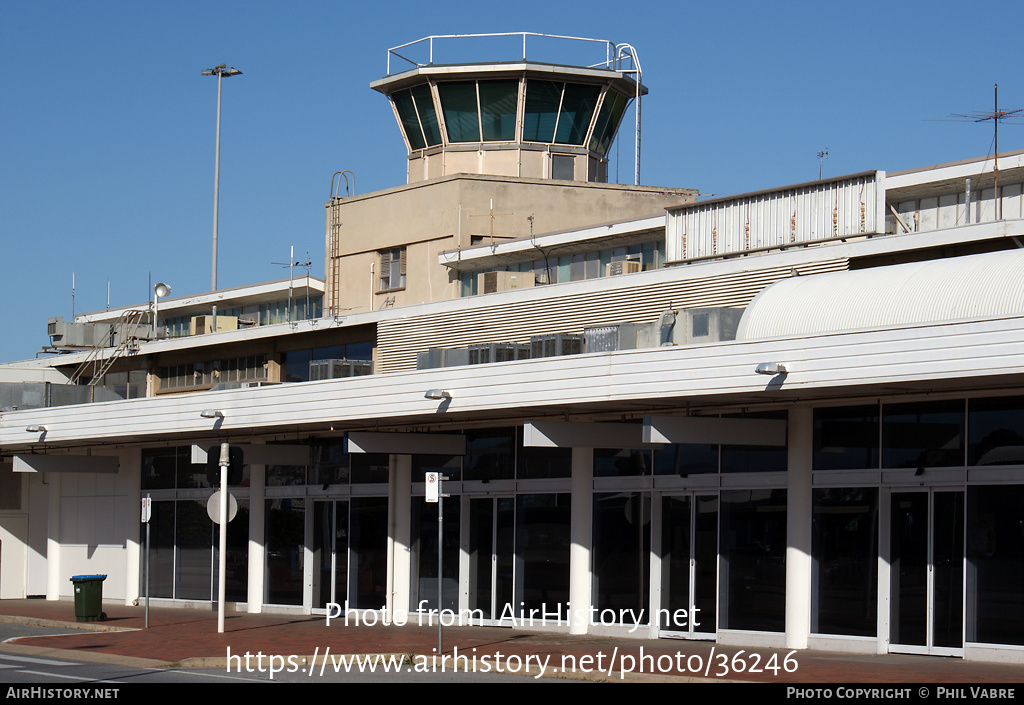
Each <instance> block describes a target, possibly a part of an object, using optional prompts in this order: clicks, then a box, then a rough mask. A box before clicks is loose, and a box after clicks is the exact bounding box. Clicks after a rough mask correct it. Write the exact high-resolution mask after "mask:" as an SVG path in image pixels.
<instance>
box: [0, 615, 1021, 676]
mask: <svg viewBox="0 0 1024 705" xmlns="http://www.w3.org/2000/svg"><path fill="white" fill-rule="evenodd" d="M104 610H105V611H106V613H107V615H108V619H107V621H106V622H97V623H89V624H77V623H75V622H74V611H75V610H74V603H73V602H69V601H59V602H48V601H46V600H3V601H0V621H3V622H15V623H22V624H38V625H46V626H59V627H68V628H71V629H76V630H80V631H79V633H76V634H71V635H67V636H46V637H27V638H20V639H17V640H16V641H15V642H8V643H5V644H3V645H0V648H2V649H3V650H5V651H17V650H30V651H32V652H33V653H42V652H43V651H41V650H68V651H73V652H74V654H73V655H74V657H76V658H83V659H96V660H102V661H106V662H120V663H125V664H126V665H127V664H136V665H147V666H155V665H171V664H175V665H178V666H210V667H226V665H227V657H228V654H229V653H230V654H231V656H232V657H235V656H241V657H242V658H244V656H245V654H246V653H247V652H248V654H249V655H250V664H251V665H252V666H253V667H255V665H256V663H257V660H256V659H257V654H260V653H262V654H263V656H264V659H268V658H269V657H270V656H271V655H274V656H290V655H295V656H298V657H305V658H306V660H307V663H308V662H309V661H311V660H312V659H313V656H314V655H315V654H319V655H320V657H321V658H322V657H323V655H324V654H325V652H326V651H327V650H328V649H329V650H330V651H329V654H330V655H332V656H337V655H341V654H403V655H407V656H409V657H410V659H413V662H414V663H415V662H416V661H415V659H416V658H417V657H419V658H420V659H422V658H423V657H427V658H431V657H433V656H434V655H435V651H436V649H437V627H436V626H416V625H413V624H411V625H406V626H402V627H396V626H387V627H385V626H374V627H367V626H351V625H349V626H345V625H344V623H343V622H342V621H340V620H334V621H332V623H331V625H330V626H327V623H326V620H325V619H324V617H322V616H312V617H311V616H301V615H268V614H259V615H253V614H248V613H242V612H237V613H236V612H229V613H228V615H227V618H226V620H225V632H224V633H223V634H218V633H217V613H216V611H211V610H208V609H202V610H200V609H177V608H175V609H169V608H151V609H150V627H149V629H144V628H143V627H144V624H145V621H144V616H145V611H144V608H143V607H142V606H139V607H131V606H124V605H116V604H105V605H104ZM444 651H445V654H446V655H448V656H449V661H448V663H449V664H450V663H451V660H450V657H451V655H452V654H453V653H457V654H458V655H459V656H460V657H461V656H465V657H467V658H468V659H472V658H473V657H476V658H477V659H478V662H479V660H480V659H481V658H482V657H484V656H487V657H489V660H490V662H491V663H494V662H495V660H496V659H500V662H501V663H504V664H507V666H508V670H510V671H512V670H517V669H518V668H521V666H522V664H523V663H524V662H525V661H526V660H527V659H529V663H530V664H531V665H534V664H536V663H538V660H540V661H542V662H546V663H547V664H548V673H546V675H550V672H551V670H552V668H557V669H558V673H557V677H562V678H568V677H574V676H573V674H570V673H563V664H564V665H565V666H572V665H575V666H576V674H575V675H576V676H579V677H584V676H585V677H586V678H587V679H588V680H609V681H619V680H633V679H634V678H625V679H623V678H620V672H621V671H625V672H626V673H628V674H630V675H635V674H636V673H637V672H639V671H642V672H643V674H644V675H643V676H641V677H640V678H639V679H640V680H650V679H651V676H657V678H656V680H671V681H680V680H690V679H693V678H699V679H700V680H701V681H707V680H731V681H760V682H773V683H841V684H849V683H907V684H916V683H923V684H927V683H1020V682H1021V681H1024V667H1022V666H1020V665H1007V664H990V663H979V662H973V661H964V660H962V659H953V658H939V657H928V656H905V655H886V656H874V655H854V654H841V653H834V652H823V651H808V650H803V651H796V652H791V651H789V650H786V649H766V648H757V649H740V648H739V647H731V646H728V647H727V646H721V645H718V644H712V643H710V642H703V641H681V640H671V639H658V640H651V639H630V638H622V637H595V636H570V635H568V634H564V633H557V632H535V631H527V630H520V629H507V628H499V627H447V628H445V629H444ZM68 655H69V656H70V655H71V654H68ZM233 661H234V658H233ZM300 662H301V661H300ZM235 663H236V665H237V664H238V662H235ZM266 663H267V661H264V665H266ZM464 663H466V662H464V661H460V667H461V664H464ZM534 667H535V666H534ZM741 667H742V671H740V670H739V669H740V668H741ZM787 667H788V668H789V669H790V672H787V670H786V668H787ZM449 668H450V665H449ZM584 671H586V673H584ZM609 671H610V674H609ZM758 671H759V672H758ZM519 672H520V673H522V672H523V671H522V670H519ZM532 672H533V673H536V672H537V671H536V670H534V671H532Z"/></svg>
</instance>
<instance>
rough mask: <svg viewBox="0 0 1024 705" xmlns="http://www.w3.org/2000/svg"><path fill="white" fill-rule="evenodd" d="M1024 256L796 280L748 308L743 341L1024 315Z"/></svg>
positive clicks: (1013, 253)
mask: <svg viewBox="0 0 1024 705" xmlns="http://www.w3.org/2000/svg"><path fill="white" fill-rule="evenodd" d="M1022 282H1024V250H1005V251H1000V252H990V253H986V254H980V255H968V256H964V257H951V258H948V259H941V260H929V261H926V262H913V263H910V264H898V265H891V266H888V267H875V268H872V269H860V270H855V271H848V272H835V273H827V274H820V275H816V276H809V277H802V276H801V277H793V278H790V279H787V280H783V281H779V282H776V283H775V284H772V285H771V286H769V287H768V288H766V289H765V290H764V291H762V292H761V293H760V294H758V295H757V297H756V298H755V299H754V300H753V301H752V302H751V303H750V305H749V306H748V307H747V310H746V311H745V312H744V314H743V318H742V319H741V320H740V325H739V329H738V331H737V333H736V337H737V339H742V340H753V339H757V338H773V337H781V336H791V335H814V334H818V333H828V332H833V331H843V330H855V329H857V330H864V329H867V330H873V329H877V328H882V327H885V326H897V325H907V324H920V323H931V322H940V321H954V320H961V319H967V318H982V317H992V316H1007V315H1019V314H1024V286H1021V283H1022Z"/></svg>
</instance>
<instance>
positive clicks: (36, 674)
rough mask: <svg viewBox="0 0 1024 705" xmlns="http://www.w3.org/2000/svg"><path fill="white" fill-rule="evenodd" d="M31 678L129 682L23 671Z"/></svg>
mask: <svg viewBox="0 0 1024 705" xmlns="http://www.w3.org/2000/svg"><path fill="white" fill-rule="evenodd" d="M22 673H27V674H29V675H30V676H46V677H47V678H64V679H67V680H69V681H89V682H90V683H120V684H124V683H126V682H127V681H107V680H96V679H95V678H88V677H86V678H82V677H79V676H68V675H65V674H63V673H47V672H46V671H22Z"/></svg>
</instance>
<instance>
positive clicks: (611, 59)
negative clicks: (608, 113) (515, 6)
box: [387, 32, 639, 76]
mask: <svg viewBox="0 0 1024 705" xmlns="http://www.w3.org/2000/svg"><path fill="white" fill-rule="evenodd" d="M497 37H520V38H521V42H520V44H521V47H522V51H521V52H520V54H521V55H520V56H517V57H516V58H517V59H522V60H523V61H525V60H526V59H528V58H529V55H528V51H527V38H528V37H539V38H543V39H554V40H559V41H564V42H587V43H590V44H601V45H604V54H605V57H604V61H598V62H596V63H590V64H583V65H584V66H587V67H588V68H607V69H613V70H615V71H626V72H630V73H632V72H634V71H639V64H637V63H636V59H635V52H634V51H633V50H632V47H630V46H629V45H628V44H621V45H620V44H616V43H615V42H611V41H608V40H607V39H590V38H588V37H568V36H563V35H559V34H539V33H537V32H493V33H489V34H435V35H431V36H429V37H423V38H422V39H417V40H415V41H412V42H406V43H405V44H399V45H398V46H396V47H391V48H390V49H388V60H387V75H388V76H390V75H392V74H391V57H392V56H394V57H395V58H396V59H401V60H402V61H404V62H407V63H408V64H410V65H412V66H416V67H421V66H431V65H432V64H433V63H434V44H435V42H440V41H442V40H444V41H447V40H465V39H493V38H497ZM424 44H425V45H426V52H427V57H426V61H417V60H416V59H413V58H410V57H409V56H406V55H405V54H404V53H400V51H404V50H408V49H410V48H415V49H419V50H421V51H422V47H423V45H424ZM620 48H628V51H626V52H622V51H620ZM405 53H410V52H408V51H406V52H405ZM445 63H448V62H445ZM627 64H628V65H627ZM402 70H405V69H402Z"/></svg>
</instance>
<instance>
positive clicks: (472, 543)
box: [468, 497, 516, 625]
mask: <svg viewBox="0 0 1024 705" xmlns="http://www.w3.org/2000/svg"><path fill="white" fill-rule="evenodd" d="M469 522H470V526H469V576H468V578H469V591H468V592H469V604H468V608H469V609H470V610H471V612H472V614H473V615H474V616H480V615H482V616H483V623H485V624H501V623H502V622H503V620H502V618H503V617H504V623H506V624H509V625H511V620H510V618H511V617H512V616H514V615H515V614H516V613H515V611H514V609H513V605H514V602H513V594H514V590H515V579H514V569H515V554H514V548H515V498H514V497H473V498H470V500H469Z"/></svg>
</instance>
